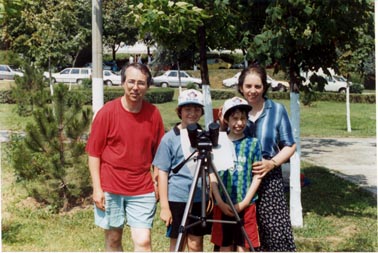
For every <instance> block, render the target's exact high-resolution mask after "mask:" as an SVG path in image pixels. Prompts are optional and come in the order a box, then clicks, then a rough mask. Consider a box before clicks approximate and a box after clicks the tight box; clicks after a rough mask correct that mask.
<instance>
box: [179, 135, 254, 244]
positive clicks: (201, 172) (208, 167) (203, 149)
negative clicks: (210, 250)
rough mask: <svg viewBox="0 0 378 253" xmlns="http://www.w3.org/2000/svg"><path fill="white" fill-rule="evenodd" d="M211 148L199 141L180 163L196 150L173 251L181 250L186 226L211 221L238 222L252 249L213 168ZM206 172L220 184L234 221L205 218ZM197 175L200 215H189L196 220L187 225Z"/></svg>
mask: <svg viewBox="0 0 378 253" xmlns="http://www.w3.org/2000/svg"><path fill="white" fill-rule="evenodd" d="M211 149H212V145H211V143H201V142H199V143H198V147H197V150H196V151H194V152H193V153H192V154H191V155H190V156H189V157H188V158H187V159H186V160H184V162H183V163H182V164H184V163H185V162H186V161H187V160H189V159H190V158H191V157H192V156H193V154H194V153H196V152H198V155H197V165H196V169H195V173H194V178H193V182H192V185H191V187H190V192H189V198H188V202H187V203H186V206H185V211H184V215H183V217H182V220H181V224H180V228H179V235H178V237H177V242H176V247H175V251H183V248H184V241H185V240H183V238H185V237H186V230H187V229H188V228H190V227H193V226H196V225H199V224H201V226H202V227H206V222H213V223H214V222H219V223H229V224H238V225H239V226H240V229H241V231H242V234H243V236H244V238H245V240H246V241H247V243H248V245H249V248H250V250H251V251H254V249H253V246H252V243H251V241H250V240H249V238H248V235H247V232H246V231H245V228H244V225H243V224H242V221H241V219H240V217H239V215H238V213H237V211H236V209H235V207H234V205H233V203H232V200H231V198H230V196H229V195H228V193H227V189H226V187H225V186H224V184H223V182H222V180H221V178H220V176H219V174H218V172H217V170H216V169H214V168H215V167H214V165H213V163H212V161H211ZM181 166H182V165H181ZM180 168H181V167H180ZM177 171H178V169H176V172H177ZM206 173H207V174H209V173H214V175H215V176H216V178H217V180H218V184H219V185H220V186H221V188H222V191H223V192H224V194H225V197H226V201H227V203H228V204H229V205H230V207H231V209H232V212H233V213H234V216H235V221H223V220H213V219H207V218H206V192H205V189H206V183H207V182H206ZM199 177H201V180H202V181H201V186H202V196H201V201H202V202H201V217H198V216H192V215H190V217H191V218H193V219H197V221H195V222H193V223H192V224H189V225H187V222H188V216H189V213H190V212H191V209H192V205H193V199H194V193H195V191H196V186H197V183H198V180H199Z"/></svg>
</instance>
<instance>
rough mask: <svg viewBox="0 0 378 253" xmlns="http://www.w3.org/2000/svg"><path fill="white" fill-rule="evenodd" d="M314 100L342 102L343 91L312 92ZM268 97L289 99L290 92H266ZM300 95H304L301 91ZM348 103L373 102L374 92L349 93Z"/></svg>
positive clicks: (344, 97) (344, 98)
mask: <svg viewBox="0 0 378 253" xmlns="http://www.w3.org/2000/svg"><path fill="white" fill-rule="evenodd" d="M314 95H315V101H332V102H344V103H345V101H346V95H345V93H334V92H314ZM268 97H269V98H271V99H287V100H289V99H290V92H268ZM300 97H301V98H302V97H304V93H302V92H301V94H300ZM349 102H350V103H365V104H375V94H349Z"/></svg>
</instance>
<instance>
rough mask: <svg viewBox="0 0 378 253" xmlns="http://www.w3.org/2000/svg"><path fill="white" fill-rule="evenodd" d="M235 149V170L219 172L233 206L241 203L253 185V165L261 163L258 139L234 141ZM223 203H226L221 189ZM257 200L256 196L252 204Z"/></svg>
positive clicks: (248, 138)
mask: <svg viewBox="0 0 378 253" xmlns="http://www.w3.org/2000/svg"><path fill="white" fill-rule="evenodd" d="M233 144H234V148H235V155H236V156H235V161H234V168H232V169H228V170H223V171H219V172H218V173H219V177H220V178H221V180H222V182H223V184H224V186H225V187H226V189H227V192H228V194H229V196H230V198H231V200H232V203H233V204H236V203H239V202H241V201H242V200H243V199H244V198H245V196H246V194H247V192H248V190H249V187H250V185H251V183H252V179H253V174H252V164H253V163H254V162H257V161H261V145H260V143H259V141H258V140H257V139H256V138H251V137H244V138H243V139H239V140H235V141H233ZM220 192H221V196H222V199H223V201H226V198H225V196H224V194H222V190H221V189H220ZM256 199H257V196H256V195H255V196H254V198H252V201H251V202H254V201H255V200H256Z"/></svg>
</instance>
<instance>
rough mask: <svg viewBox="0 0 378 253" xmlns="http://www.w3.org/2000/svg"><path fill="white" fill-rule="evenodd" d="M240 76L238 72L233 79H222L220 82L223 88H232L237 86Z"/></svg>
mask: <svg viewBox="0 0 378 253" xmlns="http://www.w3.org/2000/svg"><path fill="white" fill-rule="evenodd" d="M240 74H241V72H238V73H236V74H235V75H234V76H233V77H230V78H227V79H224V80H223V81H222V84H223V86H224V87H227V88H232V87H235V86H237V85H238V80H239V76H240Z"/></svg>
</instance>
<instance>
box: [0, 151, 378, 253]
mask: <svg viewBox="0 0 378 253" xmlns="http://www.w3.org/2000/svg"><path fill="white" fill-rule="evenodd" d="M3 147H4V144H2V148H3ZM2 168H3V169H2V175H1V176H2V194H3V196H2V251H60V252H64V251H103V245H104V244H103V242H104V237H103V231H102V230H101V229H99V228H98V227H96V226H94V225H93V211H92V206H86V207H83V208H76V209H74V210H72V211H71V212H69V213H67V214H59V215H54V214H51V213H49V211H48V209H46V208H36V205H35V202H34V201H33V200H32V199H29V198H26V193H25V192H24V190H22V188H21V186H20V185H18V184H17V183H15V180H14V177H13V175H12V173H11V170H10V168H9V166H8V165H7V164H6V163H5V162H4V159H3V161H2ZM302 170H303V172H304V173H305V175H306V177H307V178H308V179H309V180H310V184H309V185H308V186H305V187H304V188H303V189H302V206H303V224H304V226H303V228H295V229H294V236H295V242H296V245H297V250H298V251H300V252H316V251H317V252H324V251H327V252H331V251H333V252H334V251H359V252H364V251H369V252H376V251H377V250H378V246H377V206H376V199H375V198H374V197H373V196H372V195H370V194H369V193H367V192H365V191H363V190H361V189H359V188H358V187H357V186H355V185H354V184H352V183H349V182H347V181H345V180H343V179H341V178H339V177H336V176H335V175H333V174H331V173H330V172H329V171H328V170H327V169H326V168H322V167H317V166H314V165H312V164H308V163H302ZM152 242H153V250H154V251H166V250H167V249H168V245H169V241H168V239H167V238H165V226H164V224H163V222H161V221H160V220H159V208H158V212H157V214H156V216H155V223H154V228H153V230H152ZM123 244H124V250H125V251H133V248H132V244H131V241H130V231H129V229H128V228H126V229H125V234H124V238H123ZM205 251H212V245H211V243H209V236H206V238H205Z"/></svg>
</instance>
